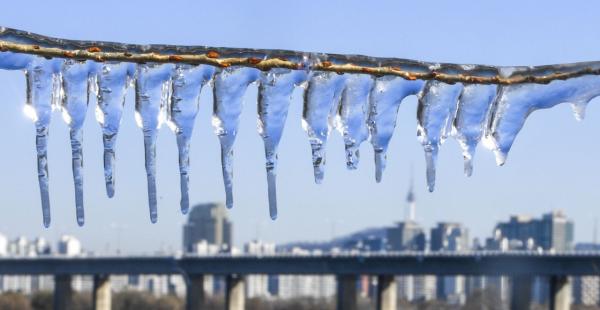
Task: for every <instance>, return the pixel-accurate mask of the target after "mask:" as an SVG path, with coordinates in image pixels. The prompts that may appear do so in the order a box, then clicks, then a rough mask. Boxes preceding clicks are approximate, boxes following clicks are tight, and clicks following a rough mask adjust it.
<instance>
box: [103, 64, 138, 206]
mask: <svg viewBox="0 0 600 310" xmlns="http://www.w3.org/2000/svg"><path fill="white" fill-rule="evenodd" d="M134 75H135V65H134V64H131V63H125V62H123V63H105V64H103V65H102V68H101V69H100V70H99V73H98V76H97V79H98V105H97V106H96V120H97V121H98V123H100V126H102V142H103V144H104V180H105V182H106V194H107V195H108V197H110V198H112V197H113V196H114V195H115V178H114V170H115V143H116V141H117V134H118V133H119V126H120V125H121V117H122V116H123V106H124V105H125V95H126V94H127V87H128V86H129V84H130V80H131V78H132V77H133V76H134Z"/></svg>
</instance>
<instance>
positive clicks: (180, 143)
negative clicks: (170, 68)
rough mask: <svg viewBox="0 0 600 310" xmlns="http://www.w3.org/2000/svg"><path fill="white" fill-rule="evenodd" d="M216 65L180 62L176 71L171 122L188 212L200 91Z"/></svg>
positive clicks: (171, 105) (170, 108)
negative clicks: (191, 150) (194, 134)
mask: <svg viewBox="0 0 600 310" xmlns="http://www.w3.org/2000/svg"><path fill="white" fill-rule="evenodd" d="M214 72H215V68H214V67H213V66H207V65H200V66H191V65H185V64H181V65H177V66H176V67H175V72H174V74H173V81H172V88H173V93H172V96H171V102H170V106H169V108H168V111H167V112H168V123H167V124H168V125H169V127H171V129H173V131H174V132H175V134H176V135H177V148H178V150H179V175H180V187H181V201H180V206H181V212H182V213H183V214H187V212H188V210H189V207H190V199H189V190H188V189H189V167H190V154H189V152H190V139H191V138H192V131H193V130H194V121H195V119H196V115H197V114H198V108H199V103H200V102H199V100H200V91H201V89H202V87H203V86H204V84H206V83H207V82H208V81H209V80H210V79H211V78H212V76H213V74H214Z"/></svg>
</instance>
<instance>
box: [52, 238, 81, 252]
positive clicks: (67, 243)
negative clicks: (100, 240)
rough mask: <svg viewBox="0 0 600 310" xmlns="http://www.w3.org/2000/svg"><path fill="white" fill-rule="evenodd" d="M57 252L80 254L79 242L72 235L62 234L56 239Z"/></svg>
mask: <svg viewBox="0 0 600 310" xmlns="http://www.w3.org/2000/svg"><path fill="white" fill-rule="evenodd" d="M58 254H60V255H65V256H78V255H81V254H82V248H81V242H80V241H79V240H77V238H75V237H73V236H68V235H65V236H62V237H60V240H59V241H58Z"/></svg>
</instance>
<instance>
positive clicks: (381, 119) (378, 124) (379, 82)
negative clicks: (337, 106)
mask: <svg viewBox="0 0 600 310" xmlns="http://www.w3.org/2000/svg"><path fill="white" fill-rule="evenodd" d="M423 84H424V82H423V81H421V80H414V81H411V80H405V79H403V78H401V77H394V76H383V77H380V78H377V79H376V80H375V84H374V86H373V89H372V91H371V94H370V101H371V106H370V109H369V117H368V121H367V122H368V125H369V131H370V134H371V144H372V145H373V152H374V154H375V180H376V181H377V182H378V183H379V182H381V179H382V177H383V170H384V169H385V164H386V157H387V148H388V145H389V144H390V139H391V138H392V135H393V134H394V128H396V117H397V115H398V108H399V107H400V103H401V102H402V100H403V99H404V98H406V97H408V96H410V95H416V94H418V93H419V92H420V91H421V89H422V88H423Z"/></svg>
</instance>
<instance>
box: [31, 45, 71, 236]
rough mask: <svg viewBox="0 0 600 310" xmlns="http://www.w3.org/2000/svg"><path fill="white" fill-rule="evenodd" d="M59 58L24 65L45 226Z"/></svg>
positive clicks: (39, 59) (47, 224)
mask: <svg viewBox="0 0 600 310" xmlns="http://www.w3.org/2000/svg"><path fill="white" fill-rule="evenodd" d="M62 63H63V60H62V59H51V60H45V59H43V58H37V57H36V58H34V59H32V61H31V63H29V65H28V66H27V70H26V78H27V103H26V106H25V113H26V114H27V115H28V116H30V117H32V119H33V121H34V122H35V129H36V138H35V145H36V149H37V165H38V181H39V185H40V196H41V200H42V216H43V220H44V226H45V227H49V226H50V194H49V186H48V179H49V176H48V157H47V154H48V129H49V127H50V119H51V117H52V102H53V98H54V97H55V94H54V93H53V92H54V91H56V89H55V88H54V87H53V86H54V85H53V82H54V77H55V76H58V75H60V68H61V65H62Z"/></svg>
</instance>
